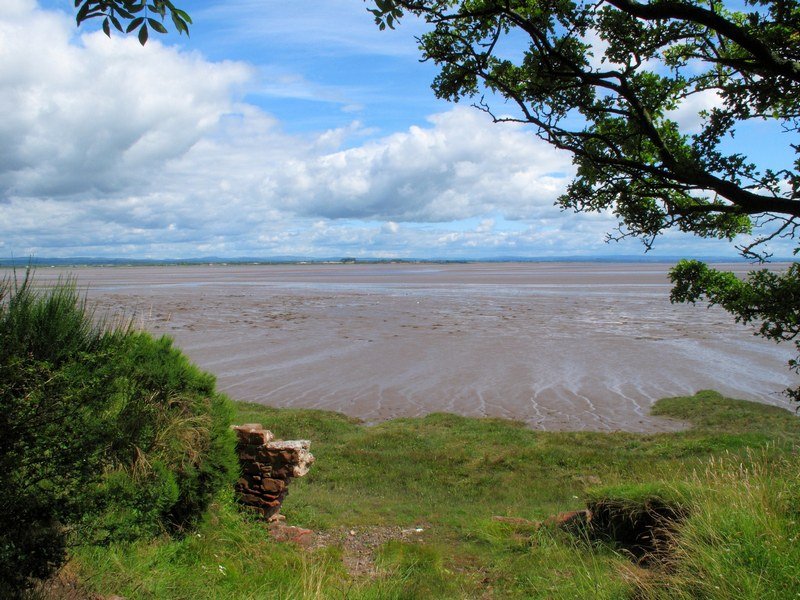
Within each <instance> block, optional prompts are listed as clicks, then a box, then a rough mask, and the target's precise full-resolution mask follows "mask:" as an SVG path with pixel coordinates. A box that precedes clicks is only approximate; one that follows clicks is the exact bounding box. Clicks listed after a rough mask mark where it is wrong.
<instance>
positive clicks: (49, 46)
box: [0, 10, 250, 197]
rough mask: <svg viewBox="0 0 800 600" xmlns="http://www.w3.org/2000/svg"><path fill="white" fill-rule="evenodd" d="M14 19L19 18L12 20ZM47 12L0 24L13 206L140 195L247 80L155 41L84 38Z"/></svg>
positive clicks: (245, 73) (1, 183)
mask: <svg viewBox="0 0 800 600" xmlns="http://www.w3.org/2000/svg"><path fill="white" fill-rule="evenodd" d="M15 17H16V18H15ZM71 31H72V24H71V23H70V22H68V21H67V20H66V19H65V18H64V17H63V16H60V15H56V14H54V13H48V12H44V11H35V10H29V11H28V12H27V13H26V12H24V11H19V12H16V13H14V14H13V15H12V17H11V18H7V17H6V16H5V15H4V18H3V19H2V20H0V89H2V90H3V93H2V94H0V112H2V114H3V117H4V118H3V121H2V125H0V148H2V160H0V190H2V192H3V193H4V195H12V196H17V197H37V196H45V197H47V196H53V197H57V196H70V195H75V194H82V193H87V192H89V191H91V190H98V191H100V192H104V193H108V194H114V193H116V192H118V191H119V189H120V188H121V187H123V186H126V185H133V184H134V183H137V184H139V185H140V186H141V185H142V184H143V183H144V182H146V181H147V179H148V178H150V177H151V176H152V174H153V173H154V172H155V171H157V170H159V169H160V168H161V166H162V165H163V163H164V161H167V160H170V159H172V158H174V157H175V156H179V155H181V154H182V153H184V152H186V151H187V150H188V149H189V148H191V147H192V145H194V144H195V143H197V141H198V140H200V139H201V137H202V136H203V135H204V134H206V133H208V132H209V131H210V130H211V129H212V128H213V127H214V126H215V124H216V123H217V122H218V121H219V119H220V118H221V117H222V115H223V114H225V112H226V111H228V110H230V105H231V95H232V93H233V91H234V89H235V88H236V87H237V86H239V85H242V84H243V83H244V82H245V81H246V80H247V79H248V77H249V75H250V73H249V69H248V67H246V66H245V65H243V64H236V63H224V62H223V63H210V62H207V61H205V60H203V59H202V58H201V57H200V56H198V55H192V54H186V53H180V52H178V51H177V50H175V49H173V48H167V47H164V46H162V45H161V44H159V43H158V42H157V41H151V42H150V43H149V44H148V45H147V46H146V47H145V48H142V47H140V46H139V44H138V43H137V42H136V41H135V40H133V39H120V38H114V39H111V40H109V39H107V38H106V37H105V36H103V35H102V34H99V33H96V34H91V35H85V36H83V37H82V38H81V40H80V42H79V43H77V44H73V43H71V40H70V33H71Z"/></svg>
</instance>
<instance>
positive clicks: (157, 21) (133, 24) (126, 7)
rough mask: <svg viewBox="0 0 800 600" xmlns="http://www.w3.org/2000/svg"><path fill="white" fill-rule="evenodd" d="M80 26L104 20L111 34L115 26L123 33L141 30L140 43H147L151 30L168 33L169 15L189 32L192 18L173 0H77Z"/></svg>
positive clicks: (108, 34) (184, 30)
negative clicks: (90, 21)
mask: <svg viewBox="0 0 800 600" xmlns="http://www.w3.org/2000/svg"><path fill="white" fill-rule="evenodd" d="M75 8H76V9H77V11H78V12H77V14H76V15H75V21H76V22H77V24H78V26H80V25H81V24H83V23H84V22H86V21H88V20H90V19H101V20H102V25H101V26H102V29H103V32H104V33H105V34H106V35H107V36H109V37H110V36H111V28H112V27H113V28H114V29H116V30H117V31H119V32H120V33H131V32H132V31H136V30H138V33H137V37H138V38H139V43H140V44H142V46H144V45H145V44H146V43H147V40H148V39H149V38H150V31H151V30H153V31H156V32H157V33H167V28H166V26H165V25H164V23H165V22H166V18H167V15H169V18H170V20H171V21H172V25H173V26H174V27H175V31H177V32H178V33H181V34H183V33H185V34H186V35H189V25H190V24H191V23H192V19H191V17H190V16H189V15H188V14H187V13H186V12H184V11H183V10H181V9H180V8H177V7H176V6H175V5H174V4H173V3H172V2H171V1H170V0H149V1H147V0H75Z"/></svg>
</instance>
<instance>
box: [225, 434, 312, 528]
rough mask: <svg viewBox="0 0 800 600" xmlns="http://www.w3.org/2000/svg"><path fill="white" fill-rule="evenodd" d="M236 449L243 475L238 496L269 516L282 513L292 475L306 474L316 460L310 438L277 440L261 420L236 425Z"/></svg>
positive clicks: (265, 515) (270, 517) (275, 516)
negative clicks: (311, 449)
mask: <svg viewBox="0 0 800 600" xmlns="http://www.w3.org/2000/svg"><path fill="white" fill-rule="evenodd" d="M233 430H234V431H235V432H236V437H237V442H236V453H237V454H238V455H239V466H240V467H241V471H242V476H241V477H240V479H239V481H237V482H236V498H237V500H238V501H239V502H240V503H242V504H244V505H245V506H248V507H250V508H252V509H253V510H254V511H255V512H257V513H258V514H260V515H261V516H263V517H264V518H266V519H270V520H275V519H276V518H278V517H279V515H278V512H279V511H280V509H281V504H282V503H283V499H284V498H285V497H286V494H287V493H288V490H287V489H286V488H287V486H288V485H289V481H290V480H291V478H292V477H302V476H303V475H305V474H306V473H308V469H309V468H310V467H311V464H312V463H313V462H314V456H313V455H312V454H311V452H309V447H310V445H311V442H309V441H308V440H288V441H281V440H278V441H273V438H274V436H273V435H272V432H271V431H269V430H267V429H264V427H263V426H261V425H260V424H259V423H248V424H246V425H235V426H234V427H233Z"/></svg>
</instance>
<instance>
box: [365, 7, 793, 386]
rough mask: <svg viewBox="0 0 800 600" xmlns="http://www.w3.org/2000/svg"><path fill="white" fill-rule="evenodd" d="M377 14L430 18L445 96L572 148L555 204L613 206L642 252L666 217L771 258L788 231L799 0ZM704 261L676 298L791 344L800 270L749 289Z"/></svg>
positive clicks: (688, 273)
mask: <svg viewBox="0 0 800 600" xmlns="http://www.w3.org/2000/svg"><path fill="white" fill-rule="evenodd" d="M371 12H372V13H373V15H374V16H375V20H376V22H377V23H378V25H379V26H380V27H381V28H386V27H394V26H395V25H396V23H397V22H398V20H399V19H401V18H402V17H403V16H404V15H405V14H413V15H416V16H417V17H419V18H421V19H423V20H424V21H426V22H427V23H428V25H429V27H430V28H429V30H428V31H427V32H426V33H425V34H423V35H422V36H421V37H420V38H419V44H420V49H421V51H422V56H423V59H424V60H429V61H433V62H434V63H435V64H436V65H438V66H439V68H440V70H439V73H438V75H437V76H436V78H435V80H434V82H433V86H432V87H433V89H434V91H435V93H436V95H437V96H438V97H440V98H444V99H447V100H451V101H459V100H461V99H463V98H476V99H477V100H476V102H475V104H476V106H478V107H479V108H480V109H482V110H484V111H486V112H487V113H489V114H490V115H492V117H493V118H494V119H495V121H515V122H522V123H526V124H530V125H532V126H533V129H534V131H535V133H536V134H537V135H538V136H539V137H540V138H541V139H543V140H545V141H546V142H548V143H550V144H552V145H553V146H555V147H556V148H559V149H562V150H566V151H569V152H571V153H572V156H573V162H574V164H575V166H576V177H575V179H574V180H573V181H572V182H571V184H570V185H569V186H568V188H567V191H566V193H565V194H563V195H562V196H561V197H560V198H559V200H558V203H559V204H560V205H561V206H562V207H563V208H565V209H572V210H575V211H610V212H611V213H613V214H614V215H616V217H617V218H618V221H619V227H618V229H617V231H616V232H614V233H611V234H609V237H610V238H611V239H621V238H623V237H628V236H634V237H638V238H640V239H642V241H643V242H644V244H645V246H646V247H647V248H648V249H649V248H650V247H651V246H652V244H653V243H654V240H655V238H656V237H657V236H658V235H659V234H661V233H663V232H664V231H666V230H668V229H671V228H676V229H679V230H682V231H686V232H692V233H694V234H697V235H699V236H702V237H711V238H719V239H727V240H730V241H733V240H734V238H735V237H736V236H738V235H740V234H750V235H749V237H747V238H746V239H747V241H746V242H745V243H743V244H741V245H739V246H737V248H738V249H739V251H740V252H741V253H742V254H743V255H745V256H748V257H751V258H755V259H758V260H763V259H766V258H768V256H769V252H768V248H767V246H766V245H765V242H768V241H770V240H774V239H781V238H783V239H793V238H794V237H795V235H796V233H797V226H798V217H800V135H798V133H799V129H800V4H798V2H797V1H796V0H745V1H744V2H743V3H742V4H741V5H740V7H739V9H738V10H733V9H731V8H729V7H728V6H726V5H725V4H724V3H723V2H721V1H720V0H710V1H706V0H704V1H703V2H700V1H699V0H652V1H650V2H638V1H636V0H599V1H597V0H591V1H590V0H577V1H576V0H374V7H373V8H372V9H371ZM498 100H501V101H502V108H501V110H502V113H500V112H499V111H498V109H496V108H495V107H493V106H492V104H493V103H494V102H496V101H498ZM693 104H694V105H701V106H702V105H705V106H706V108H704V109H702V110H699V111H697V112H696V114H695V115H694V117H695V119H696V122H697V123H696V127H695V128H686V127H681V125H680V123H679V114H680V113H679V112H678V111H680V110H682V111H686V110H687V109H689V108H690V107H691V106H692V105H693ZM751 124H756V125H759V126H764V125H765V124H766V125H767V126H769V127H771V130H774V131H775V133H774V135H773V134H770V135H771V136H770V138H769V142H768V143H769V144H770V146H772V147H776V146H777V147H782V148H783V152H775V153H774V155H776V156H781V157H782V158H783V159H784V162H783V163H780V164H772V165H763V164H758V161H756V160H755V159H753V158H751V156H752V152H750V150H751V149H750V148H747V147H744V146H743V145H742V144H741V143H739V142H738V140H737V138H736V134H737V132H739V131H741V129H742V128H744V127H747V126H750V125H751ZM698 269H700V267H699V266H698V265H697V264H694V267H693V268H690V267H689V266H687V265H686V264H683V265H680V266H678V267H676V268H675V269H674V270H673V272H672V279H673V282H674V283H675V286H676V287H675V291H674V292H673V295H672V299H673V301H696V300H698V299H701V298H706V299H707V300H709V301H710V302H711V303H712V304H719V305H721V306H723V307H724V308H725V309H726V310H728V311H730V312H731V313H732V314H734V316H735V317H736V318H737V319H739V320H741V321H744V322H755V321H759V320H760V321H761V328H760V332H761V333H762V334H763V335H765V336H766V337H769V338H771V339H775V340H783V339H794V338H793V336H792V337H789V338H787V335H791V334H788V333H787V332H791V331H793V329H792V327H794V328H795V329H796V327H797V321H798V314H800V303H798V297H797V295H786V291H787V290H789V289H796V288H797V287H798V285H800V273H799V272H798V269H797V268H796V266H793V267H792V268H791V269H789V270H788V271H787V272H785V273H773V272H770V271H766V270H761V271H757V272H755V273H753V274H751V276H750V279H749V282H748V283H741V284H739V283H734V280H733V279H731V277H732V276H728V275H726V274H720V273H717V272H715V271H714V270H713V269H708V268H707V267H705V270H702V269H701V271H702V274H701V273H700V272H699V271H698ZM723 282H724V285H723ZM723 288H724V292H723V291H722V290H723ZM778 332H779V333H778ZM792 366H793V367H796V366H797V363H796V362H793V363H792ZM795 397H796V398H800V389H799V390H796V391H795Z"/></svg>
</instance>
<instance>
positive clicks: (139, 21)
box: [125, 17, 144, 33]
mask: <svg viewBox="0 0 800 600" xmlns="http://www.w3.org/2000/svg"><path fill="white" fill-rule="evenodd" d="M143 21H144V19H143V18H142V17H136V18H135V19H134V20H133V21H131V22H130V23H128V27H127V28H126V29H125V33H130V32H131V31H133V30H134V29H136V28H137V27H139V25H141V24H142V22H143Z"/></svg>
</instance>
